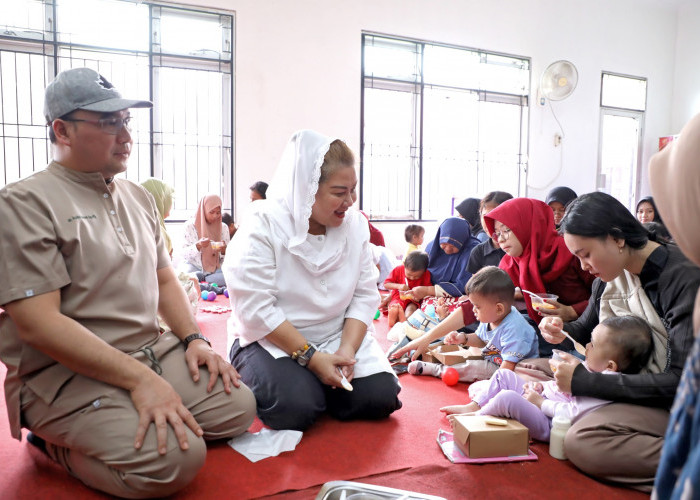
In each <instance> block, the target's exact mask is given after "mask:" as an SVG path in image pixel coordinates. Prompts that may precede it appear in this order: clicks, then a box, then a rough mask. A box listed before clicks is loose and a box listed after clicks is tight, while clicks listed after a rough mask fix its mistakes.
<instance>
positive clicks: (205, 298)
mask: <svg viewBox="0 0 700 500" xmlns="http://www.w3.org/2000/svg"><path fill="white" fill-rule="evenodd" d="M201 297H202V300H208V299H209V292H207V291H206V290H203V291H202V295H201Z"/></svg>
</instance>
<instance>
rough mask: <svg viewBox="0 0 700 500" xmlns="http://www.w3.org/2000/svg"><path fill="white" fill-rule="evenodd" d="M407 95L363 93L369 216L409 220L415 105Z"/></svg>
mask: <svg viewBox="0 0 700 500" xmlns="http://www.w3.org/2000/svg"><path fill="white" fill-rule="evenodd" d="M415 100H416V96H415V94H413V93H410V92H396V91H388V90H380V89H366V90H365V129H364V149H363V165H364V180H363V189H364V191H363V198H364V199H363V204H364V206H365V209H366V211H368V212H369V213H370V214H371V215H372V216H378V215H380V216H383V217H387V218H409V217H413V216H415V215H417V214H415V213H414V212H412V210H411V201H413V200H411V197H410V193H411V191H412V186H414V185H415V182H414V179H413V178H412V173H413V164H414V160H415V158H414V155H413V148H412V147H411V146H412V141H411V139H412V137H413V136H414V122H415V120H414V106H415V104H414V103H415Z"/></svg>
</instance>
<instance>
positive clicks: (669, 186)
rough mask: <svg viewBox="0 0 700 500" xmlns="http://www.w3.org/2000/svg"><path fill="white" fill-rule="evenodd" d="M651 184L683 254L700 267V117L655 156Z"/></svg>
mask: <svg viewBox="0 0 700 500" xmlns="http://www.w3.org/2000/svg"><path fill="white" fill-rule="evenodd" d="M649 180H650V181H651V182H650V183H651V191H652V193H653V194H654V201H655V202H656V205H657V206H658V207H659V212H661V216H662V217H663V220H664V224H665V225H666V227H667V228H668V230H669V231H670V232H671V234H672V235H673V238H674V240H675V241H676V243H677V244H678V246H679V247H680V249H681V250H682V251H683V253H684V254H685V255H686V256H687V257H688V258H689V259H690V260H692V261H693V262H694V263H695V264H697V265H699V266H700V230H698V227H697V225H696V221H697V214H698V213H700V114H698V115H696V116H695V117H694V118H692V119H691V120H690V121H689V122H688V123H687V124H686V125H685V127H683V130H681V133H680V136H679V137H678V139H676V140H675V141H673V142H671V143H670V144H669V145H668V146H666V147H665V148H664V149H662V150H661V151H659V152H658V153H656V154H655V155H654V156H652V158H651V161H650V162H649Z"/></svg>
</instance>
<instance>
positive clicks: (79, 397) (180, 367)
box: [21, 333, 255, 498]
mask: <svg viewBox="0 0 700 500" xmlns="http://www.w3.org/2000/svg"><path fill="white" fill-rule="evenodd" d="M148 354H149V356H147V352H144V351H143V350H142V351H139V352H138V353H136V354H134V357H135V358H136V359H138V360H139V361H142V362H144V363H146V364H149V365H150V366H151V367H152V368H153V367H155V365H156V363H154V361H153V359H155V360H157V364H158V365H159V366H160V368H161V369H162V373H161V376H162V377H163V378H164V379H165V380H167V381H168V382H169V383H170V384H171V385H172V386H173V388H174V389H175V390H176V391H177V392H178V394H179V395H180V397H181V398H182V401H183V404H184V405H185V406H186V407H187V408H188V409H189V410H190V412H191V413H192V414H193V415H194V417H195V419H196V420H197V423H199V425H200V426H201V427H202V429H203V430H204V436H203V438H200V437H197V436H196V435H195V434H194V433H193V432H192V431H191V430H190V429H189V428H186V432H187V439H188V442H189V449H188V450H185V451H183V450H181V449H180V446H179V444H178V442H177V439H176V437H175V434H174V432H173V430H172V428H171V427H170V426H168V443H167V453H166V454H165V455H163V456H161V455H159V453H158V450H157V446H156V444H157V443H156V432H155V425H154V424H153V423H152V425H151V426H150V427H149V429H148V431H147V433H146V436H145V439H144V443H143V446H142V448H141V449H140V450H136V449H135V448H134V438H135V435H136V428H137V426H138V413H137V411H136V409H135V408H134V405H133V403H132V401H131V397H130V395H129V392H128V391H126V390H123V389H120V388H118V387H114V386H111V385H107V384H104V383H102V382H99V381H96V380H94V379H90V378H86V377H83V376H81V375H76V376H75V377H73V378H72V379H71V380H70V381H69V382H68V383H67V384H66V385H65V386H64V387H63V388H62V389H61V391H60V392H59V394H58V396H57V397H56V398H55V399H54V401H52V402H50V403H47V402H45V401H43V400H42V399H41V398H39V397H38V396H37V395H36V394H35V393H34V392H33V391H32V390H31V389H29V388H28V387H27V386H26V385H25V386H24V387H23V388H22V392H21V399H22V416H23V425H24V426H25V427H27V428H28V429H30V430H31V431H32V432H34V433H35V434H36V435H37V436H39V437H41V438H43V439H45V440H46V442H47V451H48V453H49V455H50V456H51V457H52V458H53V459H54V460H56V461H57V462H58V463H60V464H61V465H62V466H63V467H65V469H66V470H67V471H68V472H69V473H70V474H72V475H73V476H75V477H77V478H78V479H80V480H81V481H82V482H84V483H85V484H86V485H88V486H90V487H91V488H95V489H98V490H101V491H104V492H107V493H110V494H112V495H117V496H120V497H126V498H149V497H160V496H166V495H169V494H172V493H174V492H176V491H178V490H179V489H181V488H183V487H184V486H186V485H187V484H188V483H189V482H190V481H191V480H192V479H193V478H194V476H195V475H196V474H197V472H198V471H199V469H200V468H201V467H202V466H203V465H204V460H205V457H206V445H205V440H213V439H224V438H231V437H233V436H236V435H238V434H241V433H243V432H245V431H246V430H247V429H248V427H249V426H250V424H251V423H252V421H253V418H254V417H255V397H254V396H253V393H252V392H251V391H250V389H248V387H246V386H245V385H243V384H241V387H240V388H235V387H232V394H230V395H229V394H226V392H225V391H224V386H223V382H222V381H221V378H219V379H218V381H217V382H216V385H215V386H214V389H213V390H212V392H211V393H207V390H206V386H207V383H208V380H209V372H208V371H207V369H206V367H200V379H199V382H198V383H195V382H194V381H193V380H192V377H191V375H190V373H189V370H188V369H187V365H186V363H185V351H184V349H183V346H182V343H181V342H180V340H179V339H178V338H177V337H176V336H175V335H173V334H172V333H165V334H163V335H161V336H160V338H159V339H158V340H157V341H156V342H155V343H154V344H153V345H151V346H150V352H148ZM151 354H152V355H151ZM149 358H150V359H149Z"/></svg>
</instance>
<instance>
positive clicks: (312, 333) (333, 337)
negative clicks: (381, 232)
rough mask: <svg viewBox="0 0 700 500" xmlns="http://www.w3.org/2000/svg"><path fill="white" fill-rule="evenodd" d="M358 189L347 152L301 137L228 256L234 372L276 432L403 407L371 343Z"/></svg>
mask: <svg viewBox="0 0 700 500" xmlns="http://www.w3.org/2000/svg"><path fill="white" fill-rule="evenodd" d="M356 187H357V176H356V174H355V168H354V157H353V154H352V151H351V150H350V149H349V148H348V147H347V146H346V145H345V143H343V142H342V141H340V140H333V139H331V138H328V137H325V136H322V135H320V134H318V133H316V132H312V131H309V130H304V131H301V132H297V133H296V134H294V136H292V138H291V140H290V142H289V144H288V145H287V148H286V149H285V151H284V154H283V156H282V160H281V161H280V164H279V167H278V170H277V173H276V174H275V177H274V178H273V180H272V182H271V183H270V189H269V191H268V192H267V200H262V201H258V202H256V203H254V209H253V211H252V213H251V214H250V218H249V219H248V220H246V221H245V223H244V224H241V229H239V231H238V233H236V237H235V238H234V239H233V242H232V244H231V247H230V248H229V251H228V252H227V254H226V260H225V261H224V275H225V276H226V283H227V284H228V286H229V296H230V299H231V308H232V310H233V313H232V317H231V324H230V325H229V343H230V344H232V345H231V350H230V359H231V363H232V364H233V365H234V366H235V367H237V370H238V371H239V373H240V374H241V377H242V379H243V380H245V381H246V383H247V384H249V387H250V388H251V389H252V390H253V393H254V394H255V397H256V399H257V405H258V416H259V417H260V419H261V420H262V421H263V422H264V423H265V424H267V425H268V426H270V427H272V428H274V429H297V430H304V429H306V428H307V427H309V426H310V425H311V424H312V423H313V422H314V421H315V420H316V418H317V417H318V416H319V415H320V414H321V413H323V412H324V411H328V412H329V413H330V414H331V415H332V416H334V417H336V418H338V419H341V420H348V419H356V418H365V419H371V418H383V417H386V416H388V415H389V414H391V413H392V412H393V411H395V410H397V409H399V408H400V407H401V402H400V401H399V400H398V397H397V395H398V393H399V390H400V386H399V383H398V379H397V378H396V376H395V375H394V372H393V371H392V369H391V366H390V365H389V362H388V360H387V359H386V356H385V355H384V353H383V351H382V349H381V348H380V346H379V344H378V343H377V342H376V341H375V340H374V338H373V337H372V335H371V334H368V326H369V325H371V324H372V317H373V316H374V313H375V312H376V310H377V305H378V304H379V293H378V291H377V286H376V280H377V268H376V267H375V266H374V265H373V262H372V255H371V252H370V248H369V230H368V227H367V220H366V219H365V218H364V217H363V216H362V215H361V214H360V212H358V211H357V210H356V209H354V208H353V207H352V205H353V204H354V203H355V200H356V198H357V194H356ZM343 378H346V379H347V381H349V382H350V384H352V388H351V389H352V391H350V390H344V389H342V387H346V388H348V389H349V387H348V386H346V383H345V381H344V380H343Z"/></svg>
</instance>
